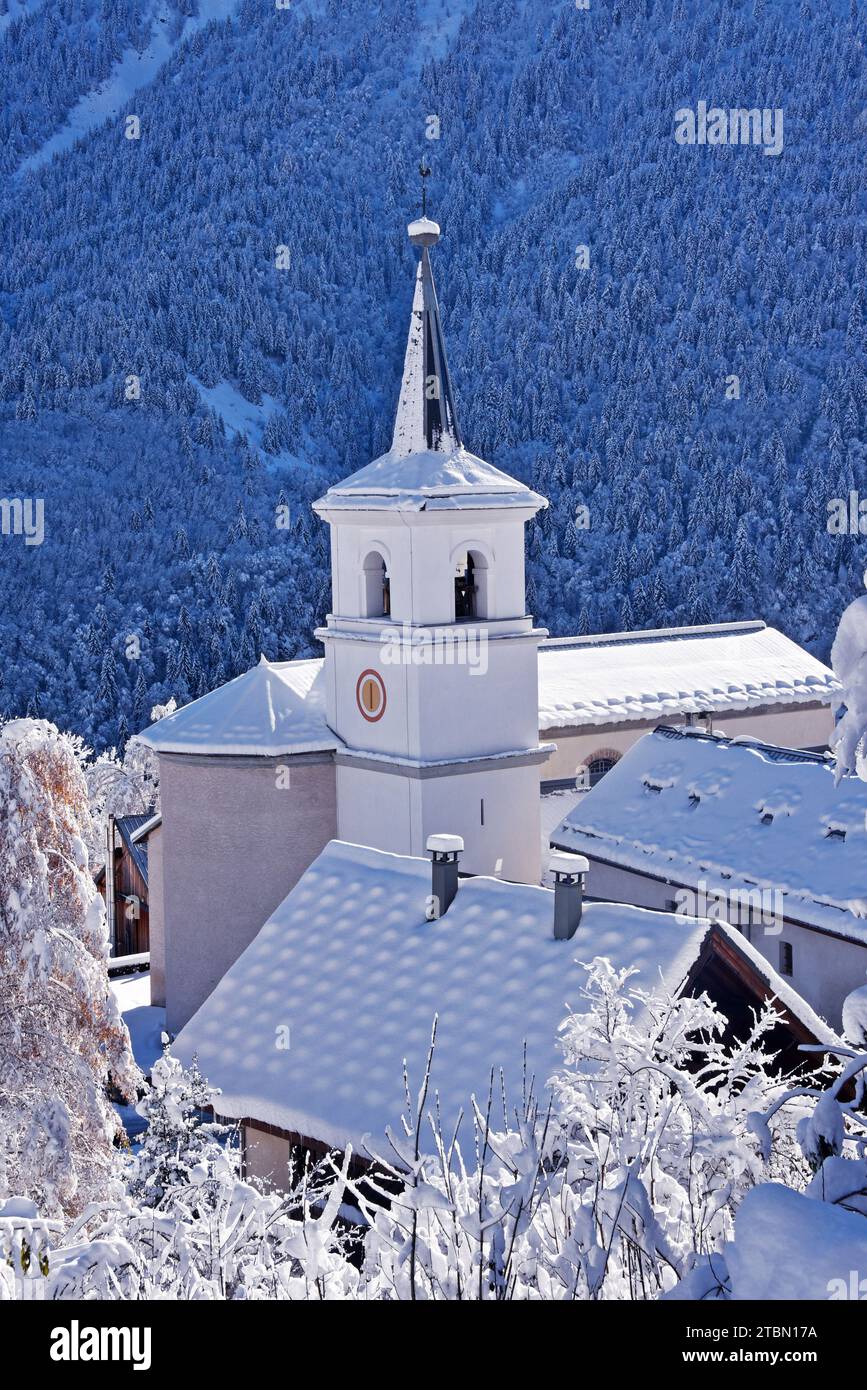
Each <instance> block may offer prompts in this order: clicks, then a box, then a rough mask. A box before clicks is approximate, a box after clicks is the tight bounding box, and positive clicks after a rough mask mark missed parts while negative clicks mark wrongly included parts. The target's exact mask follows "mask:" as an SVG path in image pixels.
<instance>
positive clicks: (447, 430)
mask: <svg viewBox="0 0 867 1390" xmlns="http://www.w3.org/2000/svg"><path fill="white" fill-rule="evenodd" d="M407 232H408V233H409V239H410V241H411V242H412V244H413V246H418V247H420V248H421V259H420V261H419V264H418V271H417V273H416V280H415V295H414V297H413V302H412V315H411V318H410V324H409V337H408V339H407V344H406V356H405V358H404V363H403V376H402V378H401V387H400V398H399V400H398V403H397V416H396V418H395V422H394V436H393V439H392V444H391V452H392V454H395V455H397V456H403V455H407V454H416V453H419V452H420V451H421V450H424V449H430V450H435V451H437V452H439V453H452V452H453V451H454V450H455V449H457V448H460V445H461V434H460V430H459V428H458V420H457V413H456V411H455V399H454V392H453V391H452V383H451V377H450V376H449V364H448V359H447V357H446V345H445V338H444V336H443V330H442V323H441V321H440V310H439V304H438V303H437V295H436V287H435V286H434V278H433V269H432V267H431V263H430V255H429V248H430V247H431V246H435V245H436V243H437V242H438V241H439V237H440V229H439V227H438V226H437V224H436V222H433V221H431V219H430V218H429V217H420V218H418V219H417V221H415V222H410V224H409V226H408V228H407Z"/></svg>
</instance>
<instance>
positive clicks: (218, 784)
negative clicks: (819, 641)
mask: <svg viewBox="0 0 867 1390" xmlns="http://www.w3.org/2000/svg"><path fill="white" fill-rule="evenodd" d="M408 230H409V238H410V241H411V243H412V245H413V246H414V247H416V248H417V250H418V251H419V253H420V254H419V263H418V269H417V274H416V279H415V290H414V298H413V304H412V313H411V320H410V329H409V338H408V342H407V347H406V356H405V361H404V368H403V375H402V379H401V385H400V394H399V400H398V406H397V414H396V419H395V425H394V434H393V439H392V444H391V448H390V449H389V450H388V452H387V453H385V454H384V455H383V456H382V457H381V458H378V459H376V460H375V461H374V462H372V463H370V464H369V465H367V466H366V467H365V468H362V469H361V470H359V471H358V472H356V473H355V474H353V475H352V476H350V477H348V478H346V479H344V480H343V481H342V482H339V483H335V484H334V485H333V486H332V487H331V488H329V489H328V491H327V492H326V493H325V495H324V496H323V497H322V498H320V499H319V501H317V502H316V503H315V504H314V510H315V511H316V513H317V515H318V516H319V517H321V518H322V519H323V520H324V521H325V522H326V523H327V524H328V526H329V528H330V534H331V573H332V605H331V609H332V611H331V612H330V613H329V615H328V617H327V620H326V625H325V626H324V627H323V628H321V629H320V630H318V631H317V633H316V636H317V638H318V639H319V640H320V641H321V642H322V645H323V647H324V653H325V655H324V659H319V660H301V661H291V662H274V663H272V662H268V661H267V660H265V658H264V657H263V658H262V660H261V662H260V663H259V664H258V665H257V666H255V667H253V668H252V669H251V670H250V671H248V672H246V673H245V674H244V675H242V676H239V677H237V678H236V679H235V680H232V681H229V682H228V683H227V684H226V685H224V686H222V687H220V688H219V689H217V690H215V691H212V692H211V693H209V694H208V695H205V696H203V697H202V698H201V699H199V700H196V701H193V702H192V703H191V704H189V705H187V706H185V707H184V708H182V709H180V710H178V711H176V712H175V713H174V714H172V715H170V716H168V717H166V718H164V719H162V720H160V721H159V723H157V724H155V725H153V726H152V727H151V728H150V729H148V730H147V731H146V732H145V733H144V734H142V735H140V737H141V738H142V739H143V741H144V742H146V743H147V744H149V745H150V747H152V748H153V749H154V750H155V751H156V752H157V753H158V755H159V765H160V788H161V809H162V822H161V824H160V825H159V826H157V827H156V828H155V829H153V831H152V833H151V835H150V838H149V865H150V949H151V980H152V1002H153V1003H155V1004H162V1003H165V1006H166V1010H167V1027H168V1029H169V1030H170V1031H171V1032H176V1031H178V1030H179V1029H181V1028H182V1027H183V1026H184V1024H185V1023H186V1022H187V1021H188V1020H189V1019H190V1017H191V1016H192V1015H193V1014H194V1013H195V1012H196V1010H198V1009H199V1008H200V1006H201V1005H202V1004H203V1003H204V1001H205V1000H206V999H207V998H208V997H209V995H210V994H211V993H212V992H213V990H214V989H215V988H216V986H217V985H218V983H219V982H220V981H221V980H222V979H223V977H224V975H225V974H226V972H227V971H228V970H229V969H230V967H231V966H232V965H233V964H234V962H235V961H236V960H237V959H238V957H239V956H240V955H241V953H242V952H243V951H244V950H245V949H246V947H247V946H248V945H249V944H250V943H251V942H252V940H253V939H254V937H255V936H256V935H257V933H258V932H259V931H260V928H262V926H263V923H265V922H266V921H268V919H269V918H270V917H271V915H272V914H273V913H274V911H275V909H276V908H277V907H278V906H279V904H281V903H282V902H283V900H284V899H285V898H286V896H287V894H288V893H289V892H290V890H291V889H292V888H293V887H294V885H295V884H296V883H298V881H299V879H300V878H301V877H302V875H303V874H304V873H305V871H306V870H307V869H308V868H309V866H310V865H311V864H312V863H313V861H314V860H316V859H317V857H318V856H319V855H320V854H321V852H322V851H323V849H324V848H325V847H326V846H327V845H328V844H329V842H330V841H332V840H340V841H343V842H348V843H350V844H353V845H360V846H365V847H368V848H369V849H371V850H374V851H378V852H381V853H386V854H393V855H402V856H410V857H413V858H415V859H416V860H417V859H419V858H420V857H421V856H423V855H424V854H425V850H426V847H427V842H428V839H429V837H430V836H431V835H437V834H439V833H447V834H449V835H452V836H457V837H460V839H461V841H462V843H463V852H462V858H461V871H462V873H464V874H471V875H489V876H491V877H493V878H496V879H500V880H502V881H504V882H511V883H518V884H525V885H531V886H533V885H538V884H539V883H540V880H541V875H542V872H543V869H544V868H545V867H546V865H544V864H543V862H542V856H543V845H542V836H541V831H540V790H544V789H545V788H546V786H547V785H549V784H550V785H551V786H555V785H563V784H564V783H571V784H572V785H574V783H575V779H576V777H577V778H578V779H579V781H580V779H581V778H582V777H587V778H588V779H589V780H590V781H595V780H596V779H597V778H598V776H599V775H601V774H602V772H604V771H605V770H606V769H607V768H608V767H610V766H612V765H613V763H614V762H616V761H617V759H618V758H619V757H620V755H621V754H622V752H623V751H625V749H626V748H627V747H629V746H630V745H631V744H632V743H634V742H635V741H636V740H637V739H638V738H639V737H640V736H641V734H642V733H643V732H645V731H646V730H647V729H648V728H653V727H654V725H655V724H656V723H657V722H658V721H659V718H660V716H661V715H662V716H664V717H665V718H666V719H667V720H668V721H669V722H672V721H677V720H680V721H684V722H687V723H692V722H693V721H695V720H701V721H703V726H704V727H707V725H708V724H709V723H710V722H711V721H712V720H714V719H716V718H719V717H725V718H726V719H728V718H731V719H732V720H734V721H736V728H735V730H734V732H737V733H739V734H740V733H746V734H757V735H760V736H762V737H767V738H776V739H777V740H778V741H779V742H782V743H787V742H788V743H791V744H793V745H797V746H806V747H822V746H824V744H825V741H826V740H827V737H828V734H829V732H830V729H831V726H832V720H831V715H830V708H829V707H830V704H831V702H832V700H833V699H834V698H835V696H836V694H837V692H838V687H837V684H836V682H835V680H834V677H833V674H832V673H831V672H830V671H829V670H828V669H827V668H826V667H824V666H822V664H821V663H820V662H818V661H816V660H815V659H814V658H813V657H811V656H810V655H809V654H808V653H806V652H803V651H801V649H800V648H798V647H797V646H796V644H795V643H793V642H790V641H789V640H788V639H787V638H785V637H784V636H783V635H782V634H780V633H777V632H774V631H773V629H768V628H765V626H764V624H762V623H752V624H723V625H719V626H714V627H707V628H700V629H682V630H674V631H666V632H662V633H622V634H607V635H605V636H603V637H599V638H575V639H556V640H548V634H547V633H546V632H545V630H544V629H542V628H539V627H537V626H536V625H535V623H534V619H533V616H532V615H531V614H528V613H527V612H526V600H525V574H524V540H525V535H524V533H525V527H526V524H527V522H529V521H530V520H531V519H532V518H533V517H534V516H535V515H536V513H537V512H539V511H540V509H542V508H544V507H546V506H547V505H548V504H547V502H546V500H545V498H543V497H540V496H539V495H538V494H537V493H535V492H533V491H532V490H531V489H530V488H529V487H527V486H526V485H525V484H524V483H522V482H519V481H518V480H517V479H515V478H512V477H510V476H509V475H508V474H506V473H504V472H502V471H501V470H500V469H498V468H495V467H494V466H493V465H491V464H490V463H487V462H486V461H485V460H483V459H481V458H478V457H476V455H474V454H473V453H471V452H470V451H469V450H468V449H467V448H466V447H465V445H464V442H463V439H462V436H461V431H460V427H459V424H458V418H457V412H456V409H455V397H454V392H453V389H452V383H451V379H450V376H449V370H448V362H447V358H446V347H445V339H444V336H443V331H442V325H441V321H440V313H439V307H438V304H437V296H436V290H435V287H434V279H433V271H432V267H431V259H430V250H431V247H433V246H434V245H435V244H436V242H437V240H438V238H439V228H438V227H437V225H436V223H434V222H432V221H431V220H429V219H428V218H426V217H423V218H421V219H419V220H418V221H415V222H413V223H411V224H410V226H409V229H408ZM751 720H752V721H756V724H755V727H754V725H753V723H751ZM546 858H547V856H546ZM382 910H383V913H387V911H388V905H387V903H385V902H384V903H383V907H382Z"/></svg>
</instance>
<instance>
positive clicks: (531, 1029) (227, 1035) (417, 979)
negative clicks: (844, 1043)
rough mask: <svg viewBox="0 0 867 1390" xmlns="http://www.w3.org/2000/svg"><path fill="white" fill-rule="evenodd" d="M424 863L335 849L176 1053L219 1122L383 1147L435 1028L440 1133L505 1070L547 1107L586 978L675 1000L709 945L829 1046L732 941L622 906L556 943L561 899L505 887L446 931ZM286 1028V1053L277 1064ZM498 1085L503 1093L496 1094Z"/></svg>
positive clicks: (491, 887)
mask: <svg viewBox="0 0 867 1390" xmlns="http://www.w3.org/2000/svg"><path fill="white" fill-rule="evenodd" d="M430 874H431V869H430V864H429V863H428V861H427V860H425V859H418V858H410V857H404V856H399V855H394V854H387V853H384V852H382V851H379V850H373V849H367V848H363V847H360V846H358V845H350V844H346V843H343V842H340V841H332V842H331V843H330V844H328V845H327V846H326V847H325V849H324V850H323V851H322V853H321V854H320V855H319V857H318V859H316V860H315V861H314V862H313V864H312V865H311V866H310V868H309V869H308V870H307V871H306V873H305V874H304V875H303V876H302V878H301V879H300V880H299V882H298V883H297V884H296V885H295V887H294V888H293V889H292V891H291V892H290V893H289V895H288V896H287V897H286V898H285V899H284V901H283V902H282V903H281V904H280V906H279V907H278V908H277V910H276V911H275V912H274V914H273V916H272V917H271V918H270V919H269V921H268V922H267V923H266V924H265V925H264V926H263V927H262V929H261V931H260V932H259V933H258V935H257V936H256V937H255V939H254V940H253V941H252V942H251V944H250V945H249V946H248V947H247V949H246V951H244V953H243V954H242V955H241V956H240V957H239V958H238V960H237V961H236V962H235V964H234V965H233V966H232V967H231V968H230V969H229V971H228V972H227V973H226V975H225V976H224V977H223V979H222V980H221V981H220V983H219V984H218V985H217V987H216V989H215V990H214V992H213V993H212V994H211V996H210V997H209V998H208V999H207V1000H206V1002H205V1003H204V1004H203V1005H202V1007H201V1008H200V1009H199V1011H198V1013H196V1014H195V1015H194V1016H193V1018H192V1019H191V1020H190V1021H189V1022H188V1023H187V1025H186V1027H185V1028H184V1029H183V1031H182V1032H181V1033H180V1034H179V1036H178V1038H177V1039H176V1041H175V1043H174V1044H173V1051H174V1052H175V1053H176V1055H178V1056H179V1057H180V1058H181V1059H182V1060H183V1061H184V1062H188V1061H189V1060H190V1059H191V1058H192V1057H193V1055H194V1054H197V1055H198V1059H199V1065H200V1066H201V1068H202V1071H203V1072H204V1074H205V1075H206V1076H207V1077H208V1078H209V1079H210V1081H211V1083H212V1084H213V1085H215V1086H219V1087H220V1088H221V1091H222V1094H221V1096H220V1099H219V1102H218V1107H219V1111H220V1113H221V1114H222V1115H225V1116H227V1117H232V1118H244V1117H249V1118H251V1119H255V1120H258V1121H260V1122H264V1123H268V1124H272V1125H276V1126H277V1127H279V1128H281V1129H286V1130H289V1131H293V1132H296V1133H300V1134H302V1135H305V1136H307V1137H308V1138H311V1139H316V1140H319V1141H320V1142H323V1143H326V1144H333V1145H335V1146H338V1147H341V1148H342V1147H344V1146H345V1145H346V1144H347V1143H352V1144H353V1146H354V1147H356V1148H357V1147H359V1146H361V1145H362V1141H363V1139H364V1136H365V1135H366V1134H370V1135H371V1136H372V1142H373V1143H374V1144H378V1143H379V1142H380V1141H381V1138H382V1135H383V1131H384V1128H385V1126H386V1125H387V1124H391V1125H396V1124H397V1123H398V1120H399V1117H400V1115H401V1114H402V1112H403V1109H404V1090H403V1062H404V1059H406V1061H407V1066H408V1070H409V1077H410V1084H411V1086H413V1087H415V1086H417V1085H418V1084H419V1082H420V1080H421V1076H422V1073H423V1070H424V1062H425V1056H426V1053H427V1049H428V1045H429V1041H430V1034H431V1026H432V1023H433V1019H434V1015H436V1016H437V1017H438V1029H437V1048H436V1054H435V1059H434V1068H433V1078H432V1086H433V1088H434V1089H435V1090H436V1092H437V1093H438V1097H439V1105H440V1109H441V1113H442V1116H443V1126H444V1129H446V1130H449V1129H450V1128H451V1126H452V1125H453V1124H454V1123H455V1121H456V1119H457V1116H458V1113H459V1111H460V1109H461V1108H466V1107H467V1106H468V1105H469V1101H470V1097H471V1096H472V1095H476V1096H477V1097H478V1098H479V1099H480V1101H481V1100H482V1098H483V1097H484V1096H485V1095H486V1094H487V1089H488V1081H489V1077H490V1073H491V1068H492V1067H493V1068H494V1069H495V1073H496V1074H498V1073H499V1069H500V1068H502V1070H503V1074H504V1079H505V1087H506V1094H507V1096H510V1097H514V1098H515V1099H517V1098H518V1097H520V1096H521V1094H522V1087H523V1048H524V1043H525V1042H526V1049H527V1063H528V1073H529V1075H530V1076H534V1077H535V1081H536V1087H535V1089H536V1094H537V1095H539V1096H540V1097H541V1096H542V1095H543V1094H544V1091H545V1087H546V1083H547V1081H548V1079H549V1078H550V1077H551V1076H552V1074H553V1073H554V1072H555V1071H556V1070H557V1068H558V1067H559V1066H560V1064H561V1061H562V1058H561V1054H560V1052H559V1049H558V1045H557V1036H558V1027H559V1024H560V1022H561V1021H562V1019H563V1018H564V1017H565V1015H566V1014H567V1012H568V1011H569V1009H570V1007H571V1008H572V1009H577V1010H581V1009H582V1008H584V1007H586V1001H585V1000H584V999H583V998H582V994H581V990H582V986H583V984H584V982H585V979H586V975H585V969H584V967H583V966H582V965H580V964H579V961H583V962H590V961H591V960H592V959H593V958H594V957H595V956H597V955H603V956H607V957H608V959H609V960H611V962H612V964H613V965H614V966H615V967H617V968H621V967H624V966H627V965H629V966H634V967H635V968H636V970H637V972H638V974H637V977H636V980H637V983H639V984H641V985H643V986H645V987H647V988H654V987H656V986H657V985H659V984H660V983H661V984H662V985H664V986H665V987H666V988H668V989H669V990H671V991H672V992H675V991H676V990H678V989H679V988H680V987H681V986H682V985H683V983H684V982H685V981H686V979H687V977H688V976H689V973H690V971H691V970H692V968H693V967H694V965H695V964H696V962H697V960H698V958H699V956H700V954H701V951H702V947H703V945H704V943H705V941H706V938H707V936H708V933H709V932H711V931H714V930H721V931H723V932H724V933H728V935H729V936H730V937H731V938H732V940H734V938H735V937H737V943H736V945H737V949H738V951H739V952H740V953H741V955H742V956H744V957H746V958H747V959H748V960H749V961H750V962H751V963H752V964H753V965H754V968H755V970H756V971H758V972H759V973H760V975H761V978H762V980H767V981H770V982H771V988H772V989H773V991H774V992H775V993H778V994H779V996H780V998H781V1000H782V1001H783V1002H784V1003H785V1004H786V1005H787V1007H789V1008H790V1009H791V1011H792V1012H793V1013H794V1014H795V1015H796V1017H798V1018H799V1019H801V1020H802V1021H803V1025H804V1027H805V1028H806V1029H807V1030H808V1031H809V1032H810V1034H811V1035H812V1036H813V1037H815V1038H817V1039H820V1040H822V1041H830V1040H831V1039H832V1038H833V1035H832V1034H831V1033H830V1032H829V1030H828V1029H827V1028H826V1027H825V1025H823V1024H822V1023H821V1022H820V1020H819V1019H817V1018H816V1016H815V1014H813V1013H812V1011H811V1010H810V1009H809V1008H808V1006H807V1005H806V1004H804V1002H803V1001H802V1000H800V999H799V998H798V996H797V995H796V994H795V993H794V991H792V990H790V989H788V988H787V986H786V985H785V984H784V983H783V982H782V981H781V980H780V979H779V977H778V976H776V975H775V973H774V972H773V971H772V970H771V969H770V967H769V966H768V964H767V962H766V961H764V960H762V958H761V957H760V956H759V955H758V953H757V952H755V951H754V950H753V948H752V947H750V946H749V943H747V942H745V941H743V939H742V938H741V937H740V936H739V935H738V934H737V933H735V932H733V931H732V930H731V929H729V928H715V927H713V926H712V925H711V924H710V923H708V922H706V921H698V920H696V919H687V920H685V921H683V920H677V919H676V918H675V917H674V915H673V914H671V913H664V912H648V911H646V910H644V909H642V908H637V907H630V906H625V905H621V904H609V903H589V904H587V905H586V906H585V909H584V914H583V917H582V921H581V925H580V927H579V929H578V933H577V935H576V936H575V937H574V939H573V940H572V941H556V940H555V939H554V936H553V916H554V907H553V893H551V892H550V891H549V890H548V889H545V888H535V887H528V886H526V885H521V884H512V883H504V882H502V881H500V880H498V879H493V878H468V879H464V880H462V881H461V884H460V887H459V889H458V893H457V897H456V898H455V900H454V902H453V903H452V904H451V906H450V908H449V910H448V912H447V913H446V914H445V915H444V916H443V917H442V918H441V919H440V920H438V921H435V922H428V921H427V920H426V918H425V906H426V899H427V895H428V894H429V893H430ZM285 1025H288V1026H289V1029H290V1040H289V1048H288V1050H278V1049H277V1048H275V1045H274V1039H275V1036H277V1030H278V1029H279V1028H280V1027H281V1026H285ZM498 1084H499V1083H498Z"/></svg>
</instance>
